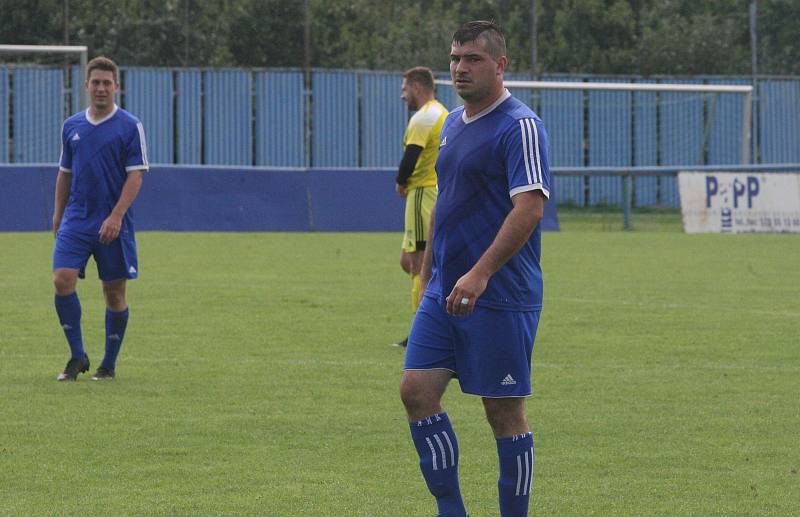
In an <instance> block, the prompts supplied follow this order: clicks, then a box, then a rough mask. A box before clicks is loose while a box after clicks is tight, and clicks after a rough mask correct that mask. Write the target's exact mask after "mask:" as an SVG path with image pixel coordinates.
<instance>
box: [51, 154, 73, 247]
mask: <svg viewBox="0 0 800 517" xmlns="http://www.w3.org/2000/svg"><path fill="white" fill-rule="evenodd" d="M71 190H72V175H71V174H70V173H69V172H67V171H65V170H64V169H59V170H58V176H57V177H56V199H55V206H54V207H53V233H54V234H56V233H58V228H59V227H60V226H61V218H62V217H63V216H64V209H65V208H66V206H67V201H69V193H70V191H71Z"/></svg>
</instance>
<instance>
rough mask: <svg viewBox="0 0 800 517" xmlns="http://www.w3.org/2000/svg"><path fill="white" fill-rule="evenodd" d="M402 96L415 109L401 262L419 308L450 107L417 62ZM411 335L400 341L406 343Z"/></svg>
mask: <svg viewBox="0 0 800 517" xmlns="http://www.w3.org/2000/svg"><path fill="white" fill-rule="evenodd" d="M400 99H402V101H403V102H405V103H406V105H407V106H408V109H409V111H415V112H416V113H414V115H413V116H412V117H411V120H409V121H408V127H407V128H406V132H405V135H403V149H404V151H403V159H402V160H401V161H400V167H399V170H398V173H397V184H396V185H395V190H396V191H397V194H398V195H399V196H400V197H404V198H405V199H406V216H405V233H404V235H403V248H402V252H401V254H400V266H401V267H402V268H403V271H405V272H406V273H408V274H409V275H411V309H412V311H416V310H417V306H418V305H419V297H420V292H419V288H420V283H419V272H420V268H421V267H422V255H423V252H424V251H425V244H426V242H427V240H428V239H427V236H428V230H429V226H430V218H431V210H432V209H433V205H434V204H435V203H436V170H435V169H434V166H435V165H436V158H437V156H438V155H439V135H440V134H441V132H442V124H444V119H445V118H446V117H447V109H445V107H444V106H442V105H441V103H439V101H437V100H436V99H435V98H434V84H433V73H432V72H431V71H430V69H429V68H425V67H422V66H418V67H415V68H411V69H410V70H407V71H406V72H405V73H404V74H403V86H402V93H401V95H400ZM407 341H408V338H406V339H404V340H402V341H401V342H399V343H397V344H398V345H399V346H406V343H407Z"/></svg>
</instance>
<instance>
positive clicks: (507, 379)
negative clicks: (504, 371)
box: [500, 373, 517, 386]
mask: <svg viewBox="0 0 800 517" xmlns="http://www.w3.org/2000/svg"><path fill="white" fill-rule="evenodd" d="M516 383H517V381H515V380H514V377H512V376H511V374H510V373H509V374H508V375H506V376H505V378H504V379H503V380H502V381H500V384H502V385H503V386H512V385H514V384H516Z"/></svg>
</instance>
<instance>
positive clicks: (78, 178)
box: [59, 106, 149, 234]
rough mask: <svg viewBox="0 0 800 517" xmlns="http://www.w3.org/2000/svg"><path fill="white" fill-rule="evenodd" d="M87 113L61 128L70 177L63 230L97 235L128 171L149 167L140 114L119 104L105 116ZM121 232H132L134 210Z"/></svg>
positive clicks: (63, 158) (63, 161)
mask: <svg viewBox="0 0 800 517" xmlns="http://www.w3.org/2000/svg"><path fill="white" fill-rule="evenodd" d="M87 113H88V110H87V111H82V112H80V113H77V114H75V115H73V116H71V117H70V118H68V119H67V120H66V121H65V122H64V128H63V130H62V132H61V160H60V163H59V166H60V168H61V170H63V171H66V172H69V173H71V176H72V178H71V180H72V181H71V185H70V187H71V188H70V195H69V201H68V202H67V206H66V208H65V210H64V216H63V218H62V220H61V227H60V228H61V229H62V230H68V231H74V232H81V233H91V234H97V233H98V232H99V231H100V226H101V225H102V224H103V221H104V220H105V219H106V218H107V217H108V216H109V214H111V211H112V210H113V209H114V206H115V205H116V204H117V201H119V198H120V195H121V194H122V187H123V186H124V185H125V180H126V179H127V177H128V172H129V171H134V170H142V171H144V170H147V169H148V168H149V165H148V163H147V145H146V143H145V137H144V128H143V127H142V123H141V122H139V120H138V119H137V118H136V117H134V116H133V115H131V114H130V113H128V112H127V111H125V110H123V109H121V108H117V107H116V106H115V107H114V111H113V112H112V113H111V114H110V115H108V116H107V117H106V118H104V119H102V120H91V119H90V118H88V116H87ZM122 231H133V210H132V209H128V212H127V213H126V214H125V217H124V218H123V221H122Z"/></svg>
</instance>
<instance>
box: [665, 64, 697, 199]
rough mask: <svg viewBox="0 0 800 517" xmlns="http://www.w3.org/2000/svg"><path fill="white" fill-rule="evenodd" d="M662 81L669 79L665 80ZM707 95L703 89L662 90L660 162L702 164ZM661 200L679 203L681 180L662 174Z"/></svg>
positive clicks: (691, 82)
mask: <svg viewBox="0 0 800 517" xmlns="http://www.w3.org/2000/svg"><path fill="white" fill-rule="evenodd" d="M662 82H667V81H666V80H665V81H662ZM669 82H671V83H678V84H682V83H683V84H696V83H699V82H700V81H683V80H677V81H676V80H672V79H670V81H669ZM704 101H705V96H704V95H703V94H700V93H696V94H689V95H687V94H685V93H677V92H661V93H659V113H660V119H659V139H658V140H659V148H660V150H661V156H660V157H659V163H660V164H661V165H702V164H703V128H704V127H705V126H704V120H703V110H704ZM658 179H659V201H660V202H661V204H663V205H664V206H671V207H677V206H680V200H679V198H678V182H677V180H676V179H675V178H674V177H672V176H660V177H659V178H658Z"/></svg>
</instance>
